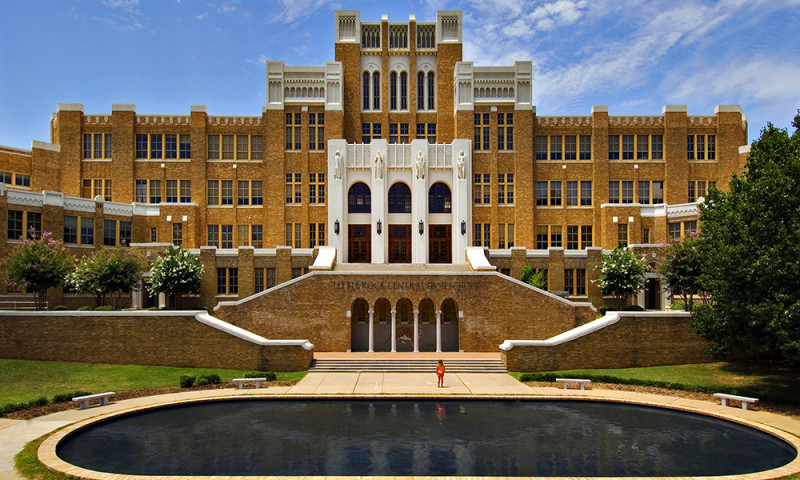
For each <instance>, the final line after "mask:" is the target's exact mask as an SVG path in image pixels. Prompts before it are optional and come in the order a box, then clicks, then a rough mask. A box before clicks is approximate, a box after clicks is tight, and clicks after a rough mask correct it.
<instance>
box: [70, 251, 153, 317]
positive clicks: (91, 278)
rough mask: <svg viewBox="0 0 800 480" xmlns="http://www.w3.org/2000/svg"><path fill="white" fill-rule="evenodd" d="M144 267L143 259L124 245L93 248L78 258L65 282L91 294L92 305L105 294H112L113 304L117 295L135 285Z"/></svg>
mask: <svg viewBox="0 0 800 480" xmlns="http://www.w3.org/2000/svg"><path fill="white" fill-rule="evenodd" d="M146 269H147V260H145V258H144V257H142V256H141V255H138V254H135V253H133V252H132V251H131V250H130V249H128V248H119V249H113V250H111V249H107V248H103V249H101V250H97V251H96V252H94V253H93V254H91V255H87V256H85V257H83V258H81V260H80V262H79V263H78V266H77V267H76V268H75V271H74V272H72V274H70V276H69V278H68V283H69V284H70V285H71V286H72V287H73V288H74V289H75V291H76V292H78V293H90V294H92V295H94V299H95V306H100V305H103V304H104V303H105V297H106V295H109V294H110V295H111V296H112V303H113V302H114V295H115V294H116V306H117V307H119V301H120V297H121V296H122V294H123V293H128V292H130V291H131V290H132V289H134V288H135V286H136V284H137V283H138V282H139V280H141V278H142V273H143V272H144V271H145V270H146Z"/></svg>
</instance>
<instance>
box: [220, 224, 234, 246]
mask: <svg viewBox="0 0 800 480" xmlns="http://www.w3.org/2000/svg"><path fill="white" fill-rule="evenodd" d="M219 230H220V248H233V225H220V228H219Z"/></svg>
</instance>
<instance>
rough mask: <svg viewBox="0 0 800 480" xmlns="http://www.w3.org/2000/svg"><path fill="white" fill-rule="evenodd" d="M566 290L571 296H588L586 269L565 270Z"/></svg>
mask: <svg viewBox="0 0 800 480" xmlns="http://www.w3.org/2000/svg"><path fill="white" fill-rule="evenodd" d="M564 288H565V289H566V291H567V294H568V295H569V296H584V295H586V269H584V268H567V269H565V270H564Z"/></svg>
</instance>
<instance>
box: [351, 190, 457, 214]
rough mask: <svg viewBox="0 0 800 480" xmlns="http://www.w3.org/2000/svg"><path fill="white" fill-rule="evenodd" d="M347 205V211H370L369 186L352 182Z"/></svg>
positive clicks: (448, 196)
mask: <svg viewBox="0 0 800 480" xmlns="http://www.w3.org/2000/svg"><path fill="white" fill-rule="evenodd" d="M447 198H448V202H449V201H450V200H449V199H450V193H449V192H448V194H447ZM347 200H348V202H347V203H348V207H347V213H370V212H371V211H372V207H371V205H370V192H369V187H368V186H367V185H366V184H365V183H362V182H358V183H356V184H353V186H352V187H350V191H349V192H348V194H347Z"/></svg>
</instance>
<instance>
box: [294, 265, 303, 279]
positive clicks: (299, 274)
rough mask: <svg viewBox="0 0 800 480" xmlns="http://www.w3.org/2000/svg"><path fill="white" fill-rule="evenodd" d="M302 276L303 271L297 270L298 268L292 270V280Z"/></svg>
mask: <svg viewBox="0 0 800 480" xmlns="http://www.w3.org/2000/svg"><path fill="white" fill-rule="evenodd" d="M302 275H303V269H302V268H298V267H295V268H292V279H295V278H297V277H300V276H302Z"/></svg>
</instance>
